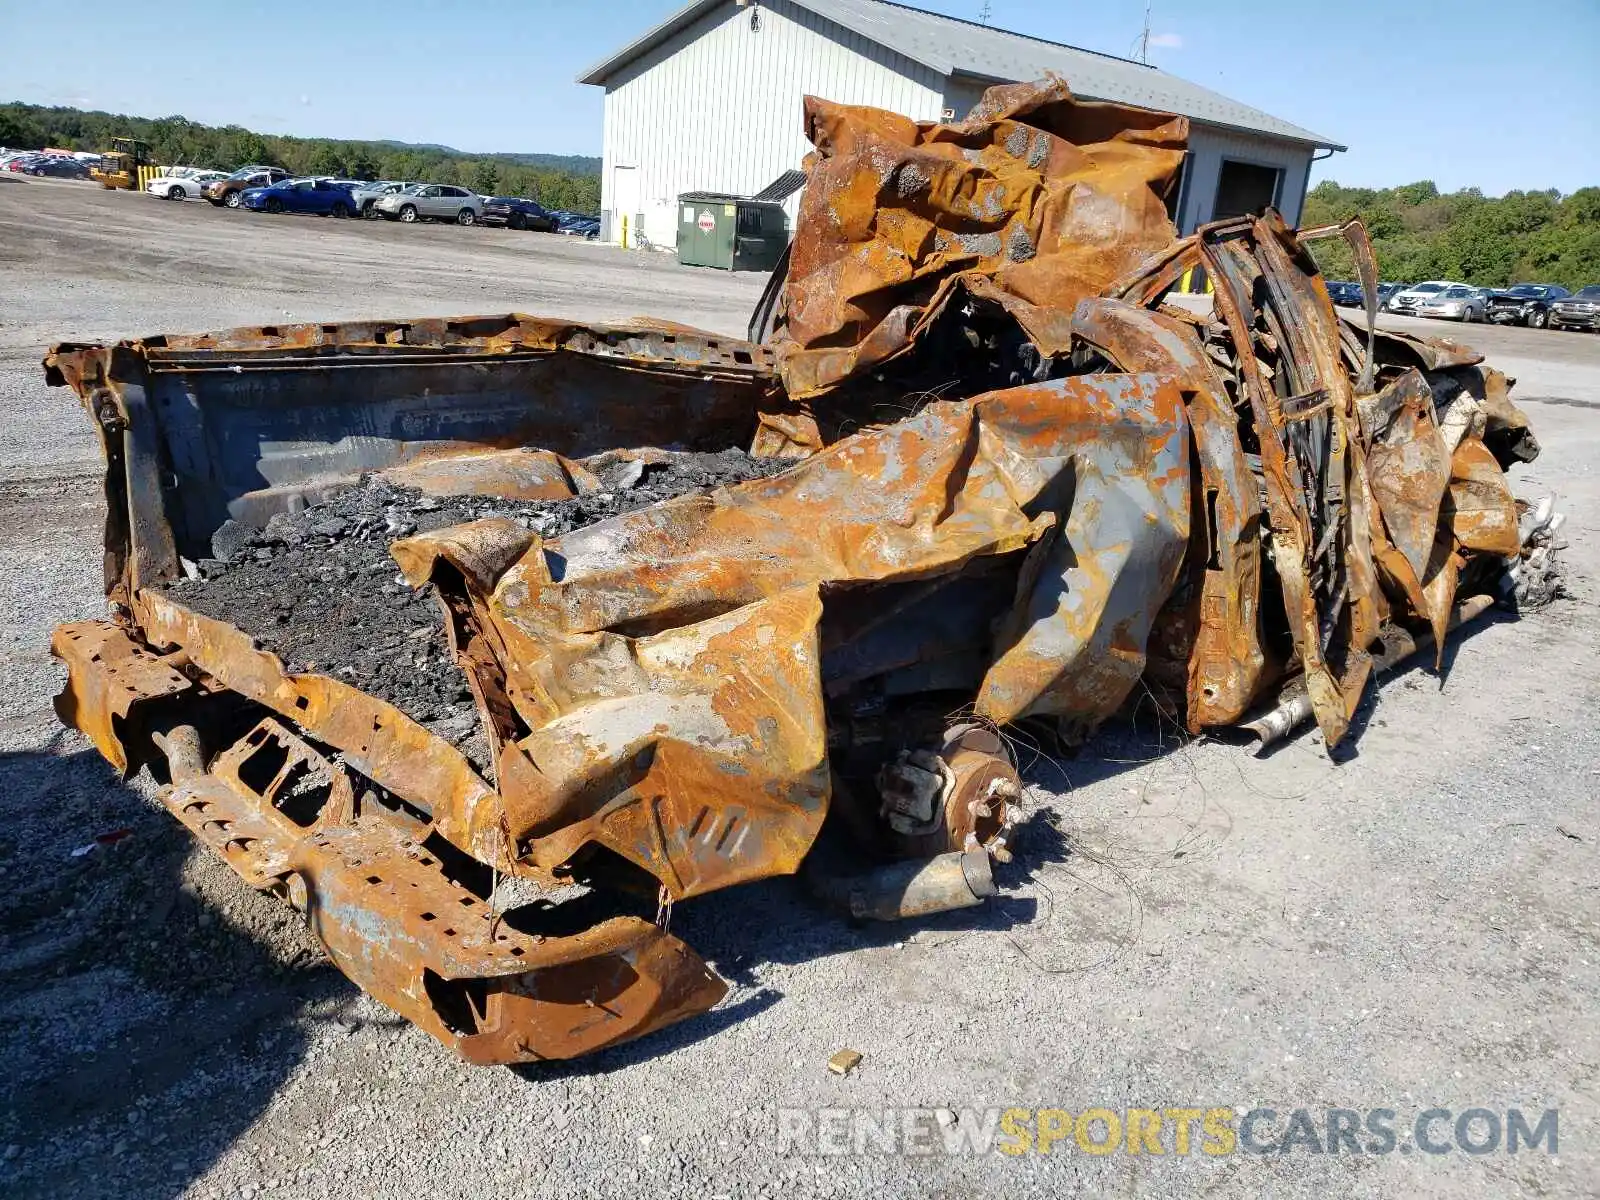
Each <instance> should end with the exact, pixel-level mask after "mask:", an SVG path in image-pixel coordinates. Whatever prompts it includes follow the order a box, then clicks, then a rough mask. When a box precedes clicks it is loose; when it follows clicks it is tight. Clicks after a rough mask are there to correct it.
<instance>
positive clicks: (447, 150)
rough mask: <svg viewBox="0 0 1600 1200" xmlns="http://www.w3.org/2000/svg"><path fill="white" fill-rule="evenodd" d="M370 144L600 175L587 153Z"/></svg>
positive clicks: (385, 142)
mask: <svg viewBox="0 0 1600 1200" xmlns="http://www.w3.org/2000/svg"><path fill="white" fill-rule="evenodd" d="M369 144H370V145H373V146H388V147H391V148H392V149H395V150H411V151H413V152H415V153H418V154H445V155H449V156H451V157H453V158H489V159H493V160H494V161H495V162H508V163H515V164H517V166H519V167H545V168H547V169H549V170H552V171H569V172H571V173H572V174H574V175H598V174H600V160H599V159H598V158H595V157H593V156H592V155H588V154H536V153H526V152H513V151H509V150H495V151H491V152H490V153H487V154H473V153H472V152H471V151H470V150H457V149H456V148H455V147H454V146H440V145H436V144H434V143H432V142H401V141H396V140H394V139H393V138H382V139H380V140H378V141H376V142H371V143H369Z"/></svg>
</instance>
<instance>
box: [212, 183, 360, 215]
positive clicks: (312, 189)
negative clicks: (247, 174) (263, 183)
mask: <svg viewBox="0 0 1600 1200" xmlns="http://www.w3.org/2000/svg"><path fill="white" fill-rule="evenodd" d="M240 203H241V204H242V205H243V206H244V207H245V208H248V209H251V210H253V211H255V212H269V213H283V212H295V213H312V214H315V215H316V216H319V217H350V216H354V215H355V212H356V206H355V200H354V198H353V197H352V196H351V195H350V188H349V185H347V184H342V183H335V182H333V181H332V180H330V179H286V180H284V181H283V182H281V183H275V184H273V185H272V186H271V187H253V188H246V189H245V190H244V191H243V192H242V193H241V194H240Z"/></svg>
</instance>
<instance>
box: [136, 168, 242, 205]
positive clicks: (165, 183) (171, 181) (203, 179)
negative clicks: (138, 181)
mask: <svg viewBox="0 0 1600 1200" xmlns="http://www.w3.org/2000/svg"><path fill="white" fill-rule="evenodd" d="M227 177H228V173H227V172H226V171H201V172H199V173H198V174H195V175H163V176H161V177H160V178H159V179H152V180H151V181H150V184H149V186H148V187H146V188H145V189H144V190H145V191H147V192H149V193H150V194H151V195H152V196H160V197H161V198H162V199H163V200H187V199H188V198H189V197H190V196H196V197H198V196H199V195H200V189H201V188H203V187H205V186H206V184H208V183H214V182H215V181H216V180H218V179H226V178H227Z"/></svg>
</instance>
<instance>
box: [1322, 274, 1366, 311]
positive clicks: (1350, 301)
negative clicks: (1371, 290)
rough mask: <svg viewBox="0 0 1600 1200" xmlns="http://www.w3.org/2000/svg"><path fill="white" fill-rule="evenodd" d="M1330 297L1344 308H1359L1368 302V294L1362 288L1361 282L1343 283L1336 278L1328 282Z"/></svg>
mask: <svg viewBox="0 0 1600 1200" xmlns="http://www.w3.org/2000/svg"><path fill="white" fill-rule="evenodd" d="M1328 299H1329V300H1332V301H1333V302H1334V303H1335V304H1337V305H1340V306H1342V307H1344V308H1359V307H1360V306H1361V305H1362V304H1364V303H1365V302H1366V295H1365V293H1363V292H1362V290H1361V285H1360V284H1359V283H1341V282H1338V281H1336V280H1330V281H1329V282H1328Z"/></svg>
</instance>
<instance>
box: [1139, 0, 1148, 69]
mask: <svg viewBox="0 0 1600 1200" xmlns="http://www.w3.org/2000/svg"><path fill="white" fill-rule="evenodd" d="M1139 61H1140V62H1142V63H1144V65H1145V66H1149V65H1150V0H1144V32H1143V33H1141V34H1140V35H1139Z"/></svg>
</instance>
